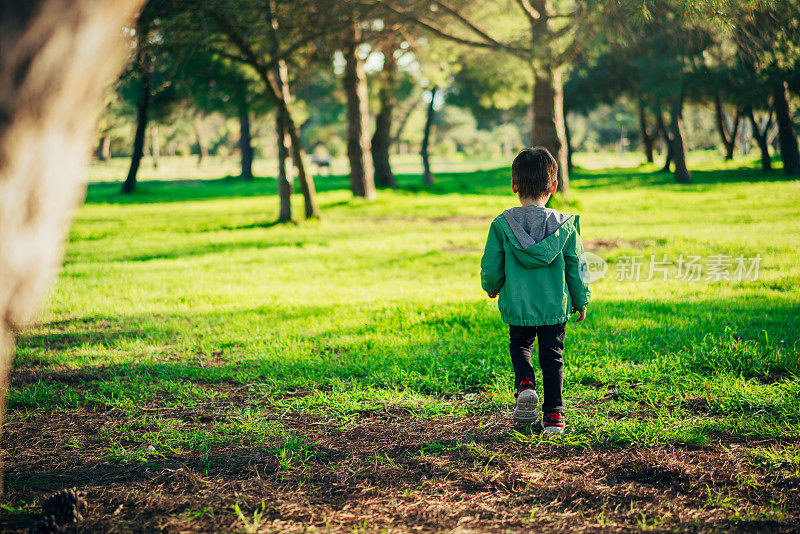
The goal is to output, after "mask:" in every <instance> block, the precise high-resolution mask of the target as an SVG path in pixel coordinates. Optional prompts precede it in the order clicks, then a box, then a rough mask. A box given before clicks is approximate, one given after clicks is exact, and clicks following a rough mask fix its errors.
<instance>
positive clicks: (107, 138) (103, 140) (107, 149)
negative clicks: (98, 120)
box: [95, 132, 111, 161]
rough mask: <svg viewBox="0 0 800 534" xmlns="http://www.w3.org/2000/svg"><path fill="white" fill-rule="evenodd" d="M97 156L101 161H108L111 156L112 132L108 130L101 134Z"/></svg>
mask: <svg viewBox="0 0 800 534" xmlns="http://www.w3.org/2000/svg"><path fill="white" fill-rule="evenodd" d="M95 157H96V158H97V159H98V160H100V161H108V158H110V157H111V134H109V133H108V132H103V134H102V135H101V136H100V141H99V142H98V143H97V150H96V151H95Z"/></svg>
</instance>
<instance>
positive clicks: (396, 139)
mask: <svg viewBox="0 0 800 534" xmlns="http://www.w3.org/2000/svg"><path fill="white" fill-rule="evenodd" d="M411 102H412V104H411V106H410V107H409V108H408V111H407V112H406V114H405V115H403V118H402V119H401V120H400V124H398V125H397V131H396V132H395V133H394V135H393V136H392V139H391V141H390V146H391V145H392V144H394V143H399V142H400V136H401V135H403V130H405V129H406V124H408V119H409V118H410V117H411V114H412V113H414V110H415V109H417V106H419V105H420V103H421V102H422V99H421V98H414V99H413V100H412V101H411ZM398 152H399V150H398Z"/></svg>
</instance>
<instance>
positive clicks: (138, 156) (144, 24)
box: [122, 14, 153, 193]
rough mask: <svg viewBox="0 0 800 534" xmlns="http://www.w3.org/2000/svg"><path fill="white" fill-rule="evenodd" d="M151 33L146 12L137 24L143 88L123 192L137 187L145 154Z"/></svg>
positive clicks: (151, 70)
mask: <svg viewBox="0 0 800 534" xmlns="http://www.w3.org/2000/svg"><path fill="white" fill-rule="evenodd" d="M149 35H150V16H149V15H148V14H144V15H143V16H141V17H139V22H138V24H137V25H136V39H137V45H136V59H135V61H134V65H135V68H136V71H137V72H138V74H139V80H140V83H141V88H140V89H139V98H138V99H137V102H136V133H135V134H134V140H133V152H132V154H131V163H130V166H129V168H128V176H127V177H126V178H125V181H124V182H123V183H122V192H123V193H132V192H133V190H134V189H135V188H136V176H137V174H138V172H139V165H140V163H141V161H142V156H143V155H144V136H145V133H146V131H147V120H148V116H147V113H148V110H149V109H150V97H151V91H152V89H151V86H150V83H151V80H152V76H153V57H152V52H151V51H150V49H149V47H148V46H147V39H148V38H149Z"/></svg>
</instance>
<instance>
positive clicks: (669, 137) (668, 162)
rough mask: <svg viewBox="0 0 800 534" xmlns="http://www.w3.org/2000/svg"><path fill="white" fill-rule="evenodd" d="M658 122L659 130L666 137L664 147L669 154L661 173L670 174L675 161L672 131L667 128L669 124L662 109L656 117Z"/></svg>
mask: <svg viewBox="0 0 800 534" xmlns="http://www.w3.org/2000/svg"><path fill="white" fill-rule="evenodd" d="M656 120H657V121H658V129H659V130H660V131H661V132H662V135H663V136H664V146H665V148H666V153H667V154H666V156H665V158H664V166H663V167H661V171H660V172H669V171H670V166H671V165H672V159H673V146H672V139H673V136H672V131H671V130H669V129H668V128H667V124H666V122H665V121H664V114H663V113H662V112H661V109H659V110H658V114H657V115H656Z"/></svg>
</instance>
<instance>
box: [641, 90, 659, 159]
mask: <svg viewBox="0 0 800 534" xmlns="http://www.w3.org/2000/svg"><path fill="white" fill-rule="evenodd" d="M639 134H640V135H641V137H642V147H643V148H644V156H645V158H646V159H647V163H653V162H654V161H655V158H654V157H653V145H654V144H655V140H656V136H657V135H658V128H657V127H656V131H653V129H652V128H651V127H650V125H649V124H648V122H647V115H646V114H645V106H644V102H642V100H641V99H639Z"/></svg>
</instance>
